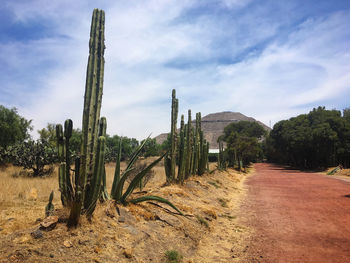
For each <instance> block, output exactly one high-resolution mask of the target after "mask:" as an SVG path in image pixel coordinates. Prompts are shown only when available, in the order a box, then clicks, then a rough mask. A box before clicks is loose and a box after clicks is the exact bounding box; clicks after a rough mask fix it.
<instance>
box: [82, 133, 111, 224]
mask: <svg viewBox="0 0 350 263" xmlns="http://www.w3.org/2000/svg"><path fill="white" fill-rule="evenodd" d="M105 150H106V138H105V137H103V136H100V137H99V138H98V143H97V156H96V158H95V166H94V172H93V176H92V177H91V184H90V191H89V192H86V199H85V200H86V204H88V206H87V208H86V213H87V215H88V217H89V218H91V216H92V213H93V212H94V210H95V207H96V202H97V200H98V199H99V197H100V194H101V185H102V176H103V174H104V172H105V169H104V165H105V164H104V160H105V159H104V158H105Z"/></svg>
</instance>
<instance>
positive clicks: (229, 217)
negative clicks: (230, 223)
mask: <svg viewBox="0 0 350 263" xmlns="http://www.w3.org/2000/svg"><path fill="white" fill-rule="evenodd" d="M219 216H220V217H226V218H227V219H230V220H232V219H236V216H231V215H219Z"/></svg>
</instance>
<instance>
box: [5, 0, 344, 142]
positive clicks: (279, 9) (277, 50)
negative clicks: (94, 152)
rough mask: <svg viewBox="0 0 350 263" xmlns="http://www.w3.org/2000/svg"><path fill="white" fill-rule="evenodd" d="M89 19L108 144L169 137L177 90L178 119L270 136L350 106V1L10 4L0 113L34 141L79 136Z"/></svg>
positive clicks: (11, 0) (10, 0)
mask: <svg viewBox="0 0 350 263" xmlns="http://www.w3.org/2000/svg"><path fill="white" fill-rule="evenodd" d="M96 2H98V5H97V4H96ZM93 8H101V9H104V10H105V12H106V47H107V49H106V51H105V59H106V64H105V83H104V97H103V103H102V115H104V116H106V117H107V121H108V129H107V132H108V133H109V134H119V135H125V136H129V137H136V138H138V139H142V138H144V137H146V136H147V135H148V134H149V133H152V134H153V135H157V134H159V133H161V132H167V131H168V130H169V123H170V122H169V119H170V97H171V90H172V89H173V88H175V89H176V91H177V97H178V98H179V103H180V105H179V112H180V114H186V113H187V109H192V112H198V111H200V112H202V116H204V115H206V114H208V113H213V112H220V111H238V112H241V113H243V114H245V115H247V116H251V117H254V118H256V119H258V120H260V121H263V122H264V123H266V124H267V125H268V124H269V122H270V121H271V122H272V124H274V123H276V122H277V121H279V120H282V119H286V118H290V117H292V116H295V115H297V114H301V113H306V112H308V111H309V110H311V109H312V108H313V107H317V106H320V105H322V106H326V107H327V108H329V109H333V108H336V109H343V108H345V107H349V106H350V103H349V100H348V98H350V30H349V28H350V19H349V17H350V1H340V0H339V1H336V0H333V1H328V0H318V1H314V0H309V1H308V0H300V1H297V0H290V1H277V0H274V1H272V0H271V1H269V0H266V1H261V0H207V1H205V0H183V1H181V0H180V1H170V0H158V1H156V0H150V1H136V0H135V1H130V0H125V1H121V0H116V1H107V0H106V1H86V0H84V1H83V0H75V1H70V0H61V1H54V0H53V1H46V0H2V2H1V5H0V82H1V85H0V94H1V96H0V104H2V105H5V106H7V107H17V108H18V110H19V113H20V114H21V115H23V116H25V117H26V118H28V119H33V124H34V126H35V130H37V129H41V128H43V127H45V126H46V124H47V123H48V122H50V123H59V122H60V123H62V122H63V121H64V120H65V119H66V118H71V119H73V121H74V124H75V126H76V127H80V126H81V115H82V107H83V95H84V85H85V74H86V65H87V57H88V38H89V30H90V20H91V14H92V10H93ZM185 116H186V115H185ZM35 133H36V132H34V134H33V135H35Z"/></svg>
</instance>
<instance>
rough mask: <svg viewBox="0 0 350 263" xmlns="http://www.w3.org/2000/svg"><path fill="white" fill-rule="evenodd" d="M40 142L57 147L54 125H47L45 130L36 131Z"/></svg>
mask: <svg viewBox="0 0 350 263" xmlns="http://www.w3.org/2000/svg"><path fill="white" fill-rule="evenodd" d="M38 133H39V135H40V140H42V141H46V142H48V143H49V144H50V145H51V146H52V147H54V148H55V147H57V139H56V124H55V123H48V124H47V125H46V128H42V129H41V130H38Z"/></svg>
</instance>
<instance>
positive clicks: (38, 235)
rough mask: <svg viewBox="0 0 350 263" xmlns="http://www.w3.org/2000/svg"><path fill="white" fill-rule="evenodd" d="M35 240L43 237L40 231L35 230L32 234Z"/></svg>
mask: <svg viewBox="0 0 350 263" xmlns="http://www.w3.org/2000/svg"><path fill="white" fill-rule="evenodd" d="M30 234H31V235H32V237H33V238H35V239H39V238H42V237H43V232H42V231H41V230H40V229H36V230H34V231H33V232H32V233H30Z"/></svg>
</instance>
